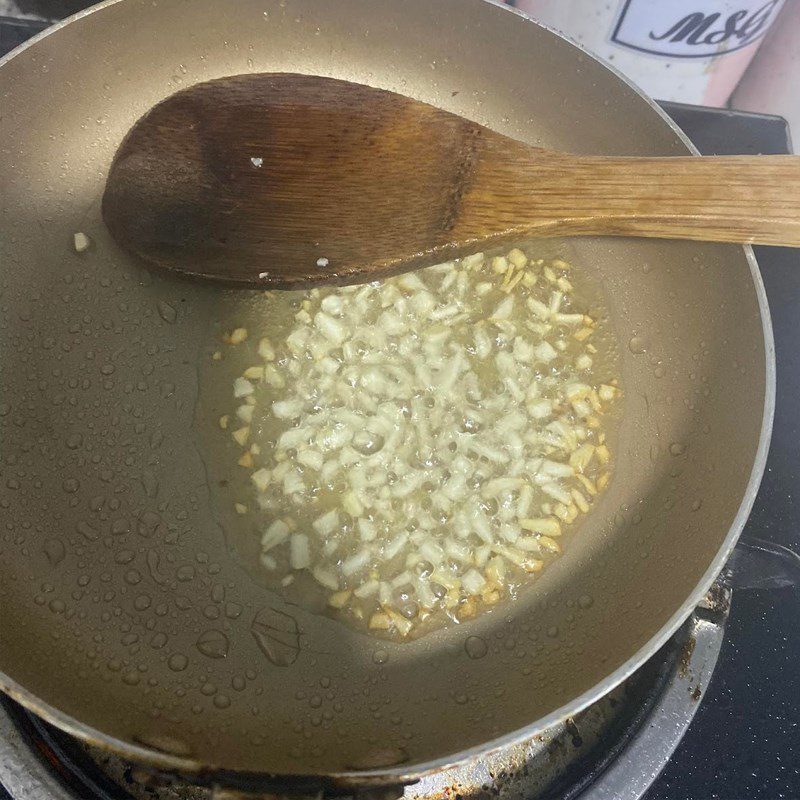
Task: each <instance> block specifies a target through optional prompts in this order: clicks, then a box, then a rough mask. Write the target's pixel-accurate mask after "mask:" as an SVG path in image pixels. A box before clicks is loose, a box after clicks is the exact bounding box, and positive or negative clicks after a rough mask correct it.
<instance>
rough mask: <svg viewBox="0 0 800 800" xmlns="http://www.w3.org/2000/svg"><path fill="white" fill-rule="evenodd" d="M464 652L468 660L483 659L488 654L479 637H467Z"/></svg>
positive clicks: (484, 643) (485, 645) (487, 647)
mask: <svg viewBox="0 0 800 800" xmlns="http://www.w3.org/2000/svg"><path fill="white" fill-rule="evenodd" d="M464 650H466V652H467V655H468V656H469V657H470V658H483V657H484V656H485V655H486V654H487V653H488V652H489V646H488V645H487V644H486V642H485V640H484V639H481V637H480V636H467V639H466V641H465V642H464Z"/></svg>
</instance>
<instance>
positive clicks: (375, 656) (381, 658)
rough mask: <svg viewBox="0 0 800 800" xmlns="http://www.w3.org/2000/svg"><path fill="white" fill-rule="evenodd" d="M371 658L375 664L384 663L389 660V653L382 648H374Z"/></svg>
mask: <svg viewBox="0 0 800 800" xmlns="http://www.w3.org/2000/svg"><path fill="white" fill-rule="evenodd" d="M372 660H373V662H374V663H376V664H385V663H386V662H387V661H388V660H389V654H388V653H387V652H386V651H385V650H383V649H379V650H375V651H374V652H373V653H372Z"/></svg>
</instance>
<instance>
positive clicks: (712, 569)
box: [0, 0, 776, 786]
mask: <svg viewBox="0 0 800 800" xmlns="http://www.w3.org/2000/svg"><path fill="white" fill-rule="evenodd" d="M480 1H481V2H483V3H486V4H487V5H490V6H494V7H495V8H497V9H500V10H502V11H505V12H508V13H512V14H515V15H516V16H518V17H520V18H521V19H522V20H523V21H525V22H527V23H530V24H533V25H536V26H538V27H540V28H543V29H544V30H546V31H548V32H549V33H551V34H552V35H554V36H557V37H558V38H560V39H563V40H565V41H567V42H569V44H571V45H572V46H573V47H575V48H577V49H578V50H579V51H580V53H581V54H582V55H583V57H584V58H587V59H591V60H592V61H594V62H597V63H599V64H600V65H601V66H602V67H604V68H605V69H607V70H608V71H609V72H610V73H611V74H612V75H614V76H615V77H616V78H617V79H618V80H619V81H620V82H622V83H623V84H624V85H625V86H627V87H628V88H629V89H630V90H632V91H633V92H635V93H636V94H637V95H638V96H639V98H640V99H641V100H643V101H644V102H645V103H646V104H647V105H648V106H649V107H650V109H651V110H652V111H655V113H656V114H657V115H658V116H659V117H660V119H661V120H662V121H663V122H664V123H665V124H666V125H667V126H669V128H670V129H671V130H672V132H673V133H674V134H675V135H676V136H677V137H678V139H679V140H680V142H681V143H682V144H683V145H684V146H685V147H686V149H687V152H688V153H689V154H691V155H695V156H699V155H700V153H699V151H698V150H697V148H696V147H695V146H694V144H693V143H692V142H691V141H690V140H689V138H688V137H687V136H686V134H685V133H684V132H683V131H682V130H681V128H679V127H678V125H677V124H676V123H675V122H674V121H673V120H672V119H671V118H670V117H669V116H668V115H667V113H666V112H665V111H664V110H663V109H662V108H661V107H660V106H658V104H657V103H656V102H655V101H654V100H653V99H652V98H650V97H649V95H647V94H646V93H645V92H644V91H643V90H641V89H640V88H639V87H638V86H637V85H636V84H634V83H633V82H632V81H631V80H630V79H629V78H627V77H626V76H625V75H623V74H622V73H621V72H620V71H619V70H618V69H617V68H616V67H615V66H613V65H612V64H610V63H608V62H605V61H602V60H601V59H599V58H598V57H597V56H595V55H594V54H593V53H591V52H590V51H588V50H587V49H586V48H585V47H584V46H583V45H582V44H581V43H580V42H578V41H576V40H575V39H573V38H571V37H569V36H567V35H565V34H563V33H561V32H560V31H557V30H555V29H554V28H552V27H550V26H548V25H545V24H543V23H541V22H538V21H536V20H534V19H532V18H531V17H530V16H529V15H527V14H525V13H524V12H522V11H520V10H519V9H517V8H515V7H512V6H509V5H505V4H504V3H503V2H502V0H480ZM121 2H125V0H103V2H100V3H98V4H96V5H94V6H90V7H89V8H86V9H84V10H82V11H79V12H77V13H75V14H72V15H70V16H69V17H65V18H64V19H63V20H60V21H59V22H57V23H55V24H53V25H51V26H50V27H48V28H46V29H45V30H43V31H41V32H40V33H38V34H36V35H35V36H33V37H31V38H30V39H28V40H27V41H25V42H23V43H22V44H21V45H19V46H18V47H16V48H14V49H13V50H11V51H10V52H9V53H7V54H6V55H5V56H2V57H0V68H2V67H3V66H4V65H5V64H6V63H7V62H9V61H10V60H11V59H12V58H14V57H15V56H17V55H19V54H20V53H22V52H24V51H25V50H27V49H28V48H29V47H32V46H33V45H35V44H37V43H38V42H39V41H41V40H43V39H44V38H45V37H47V36H50V35H51V34H53V33H56V32H57V31H58V30H60V29H61V28H63V27H65V26H66V25H69V24H71V23H72V22H76V21H78V20H80V19H83V18H84V17H87V16H89V15H90V14H93V13H95V12H96V11H102V10H104V9H106V8H109V7H111V6H114V5H117V4H118V3H121ZM742 249H743V252H744V255H745V259H746V261H747V265H748V267H749V270H750V276H751V278H752V281H753V287H754V289H755V293H756V300H757V302H758V307H759V315H760V318H761V327H762V334H763V338H764V355H765V376H764V378H765V384H764V407H763V414H762V420H761V430H760V432H759V440H758V447H757V448H756V452H755V457H754V460H753V466H752V469H751V472H750V477H749V479H748V483H747V487H746V489H745V492H744V494H743V496H742V501H741V503H740V504H739V508H738V509H737V512H736V515H735V517H734V519H733V522H732V523H731V526H730V528H729V529H728V533H727V534H726V536H725V538H724V540H723V542H722V545H721V547H720V548H719V550H718V551H717V554H716V555H715V557H714V558H713V560H712V561H711V563H710V565H709V566H708V568H707V569H706V571H705V572H704V573H703V576H702V577H701V578H700V580H699V581H698V583H697V585H696V586H695V588H694V590H693V591H692V592H691V593H690V595H689V596H688V597H687V599H686V600H685V601H684V602H683V603H682V604H681V606H680V607H679V608H678V609H677V610H676V611H675V613H674V614H672V616H670V618H669V619H668V620H667V622H666V623H664V625H663V626H662V627H661V628H660V630H659V631H657V632H656V634H654V635H653V636H652V637H651V638H650V639H649V640H648V641H647V642H646V643H645V644H644V645H643V646H642V647H640V648H639V650H638V651H637V652H636V653H635V654H634V655H633V656H631V657H630V658H629V659H628V660H627V661H625V662H624V663H623V664H622V665H621V666H619V667H618V668H617V669H616V670H614V671H613V672H612V673H611V674H610V675H608V676H607V677H606V678H604V679H603V680H602V681H599V682H598V683H596V684H595V685H594V686H592V687H591V688H590V689H588V690H587V691H585V692H584V693H583V694H581V695H579V696H578V697H577V698H574V699H573V700H571V701H570V702H568V703H565V704H564V705H562V706H560V707H559V708H557V709H555V710H554V711H552V712H550V713H549V714H547V715H546V716H544V717H540V718H539V719H537V720H535V721H534V722H532V723H529V724H528V725H526V726H523V727H521V728H518V729H516V730H514V731H511V732H509V733H506V734H504V735H502V736H498V737H496V738H494V739H492V740H490V741H488V742H485V743H483V744H481V745H476V746H474V747H471V748H467V749H465V750H461V751H459V752H457V753H452V754H450V755H446V756H441V757H439V758H435V759H431V760H429V761H426V762H422V763H419V764H417V765H415V766H414V768H413V769H412V770H408V769H404V768H403V766H402V765H398V766H396V767H387V768H380V769H373V770H358V771H352V770H351V771H339V772H323V773H318V774H315V775H313V776H312V775H311V774H305V773H285V774H280V775H273V776H270V774H269V773H260V772H258V773H252V772H244V771H242V772H238V771H237V772H234V773H232V772H231V771H230V770H226V769H224V768H222V767H220V766H214V765H209V764H205V763H202V762H200V761H197V760H195V759H192V758H187V757H182V756H174V755H169V754H166V753H162V752H159V751H157V750H154V749H152V748H149V747H145V746H142V745H137V744H134V743H131V742H127V741H125V740H122V739H119V738H116V737H114V736H110V735H109V734H106V733H103V732H102V731H100V730H98V729H97V728H94V727H92V726H90V725H86V724H85V723H82V722H80V721H79V720H78V719H76V718H75V717H73V716H71V715H69V714H66V713H64V712H62V711H60V710H59V709H57V708H55V707H54V706H51V705H50V704H48V703H45V702H43V701H42V700H40V699H39V698H37V697H36V696H35V695H34V694H33V693H32V692H30V691H29V690H27V689H26V688H25V687H24V686H22V685H21V684H19V683H18V682H17V681H15V680H13V679H12V678H11V677H10V676H8V675H6V674H5V673H4V672H2V671H1V670H0V689H2V691H3V692H5V693H6V694H7V695H8V696H9V697H11V698H12V699H14V700H15V701H17V702H19V703H20V704H21V705H22V706H24V707H25V708H26V709H28V710H30V711H31V712H33V713H35V714H37V715H38V716H39V717H41V718H42V719H44V720H45V721H46V722H49V723H51V724H53V725H55V726H56V727H58V728H60V729H61V730H63V731H65V732H66V733H68V734H70V735H72V736H75V737H76V738H78V739H81V740H82V741H84V742H87V743H89V744H92V745H95V746H99V747H102V748H106V749H109V750H111V751H113V752H115V753H117V754H118V755H120V756H122V757H124V758H128V759H131V760H134V761H139V762H142V763H145V764H149V765H151V766H153V767H155V768H157V769H160V770H164V771H167V772H174V773H180V774H185V775H194V776H201V775H202V777H203V779H204V780H208V781H211V780H214V778H215V777H221V776H223V775H224V776H226V777H228V778H229V779H230V778H232V777H233V776H235V777H236V778H238V779H242V780H247V779H248V778H252V779H256V780H257V779H261V780H262V781H269V778H270V777H273V778H274V779H275V780H276V781H280V783H281V784H282V785H284V786H285V785H286V783H287V782H288V781H291V780H292V779H293V778H294V779H296V780H297V781H298V782H307V780H308V779H309V778H311V777H316V778H318V779H321V780H328V781H330V782H342V783H345V784H347V783H350V784H354V783H361V784H376V785H377V784H383V783H395V784H397V783H411V782H414V781H416V780H419V779H420V778H421V777H423V776H425V775H428V774H431V773H433V772H437V771H440V770H444V769H448V768H451V767H454V766H456V765H459V764H463V763H465V762H467V761H470V760H471V759H474V758H476V757H478V756H481V755H484V754H487V753H490V752H493V751H497V750H499V749H502V748H505V747H508V746H510V745H514V744H518V743H520V742H522V741H524V740H526V739H529V738H530V737H531V736H533V735H535V734H536V733H538V732H541V731H542V730H546V729H547V728H549V727H551V726H553V725H555V724H557V723H559V722H562V721H563V720H564V719H565V718H567V717H570V716H573V715H575V714H577V713H579V712H580V711H582V710H583V709H585V708H586V707H588V706H589V705H591V704H592V703H593V702H595V701H596V700H597V699H598V698H600V697H603V696H604V695H606V694H607V693H608V692H610V691H611V690H612V689H614V688H615V687H616V686H618V685H619V684H620V683H622V682H623V681H624V680H625V679H626V678H628V677H629V676H630V675H631V674H633V673H634V672H635V671H636V670H637V669H638V668H639V667H640V666H641V665H642V664H643V663H644V662H645V661H647V660H648V659H649V658H650V657H651V656H652V655H653V654H654V653H655V652H656V651H657V650H658V649H659V648H660V647H661V646H662V645H663V644H665V643H666V642H667V640H668V639H669V638H670V637H671V636H672V635H673V634H674V633H675V631H677V630H678V628H679V627H680V626H681V625H682V624H683V623H684V622H685V620H686V619H687V618H688V617H689V616H690V614H691V613H692V611H693V610H694V609H695V608H696V607H697V606H698V604H699V603H700V602H701V601H702V599H703V597H704V596H705V595H706V593H707V592H708V590H709V589H710V588H711V585H712V584H713V582H714V580H715V579H716V578H717V577H718V575H719V574H720V572H721V571H722V569H723V567H724V566H725V563H726V562H727V560H728V557H729V556H730V554H731V552H732V550H733V548H734V547H735V545H736V542H737V540H738V539H739V536H740V535H741V533H742V530H743V529H744V526H745V524H746V522H747V519H748V517H749V515H750V512H751V510H752V507H753V504H754V502H755V498H756V495H757V493H758V489H759V486H760V483H761V479H762V477H763V474H764V470H765V467H766V461H767V455H768V451H769V444H770V439H771V435H772V424H773V417H774V412H775V394H776V363H775V342H774V336H773V329H772V321H771V315H770V311H769V304H768V301H767V295H766V290H765V288H764V283H763V280H762V278H761V272H760V270H759V267H758V263H757V261H756V259H755V254H754V253H753V248H752V247H751V246H750V245H743V246H742Z"/></svg>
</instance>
